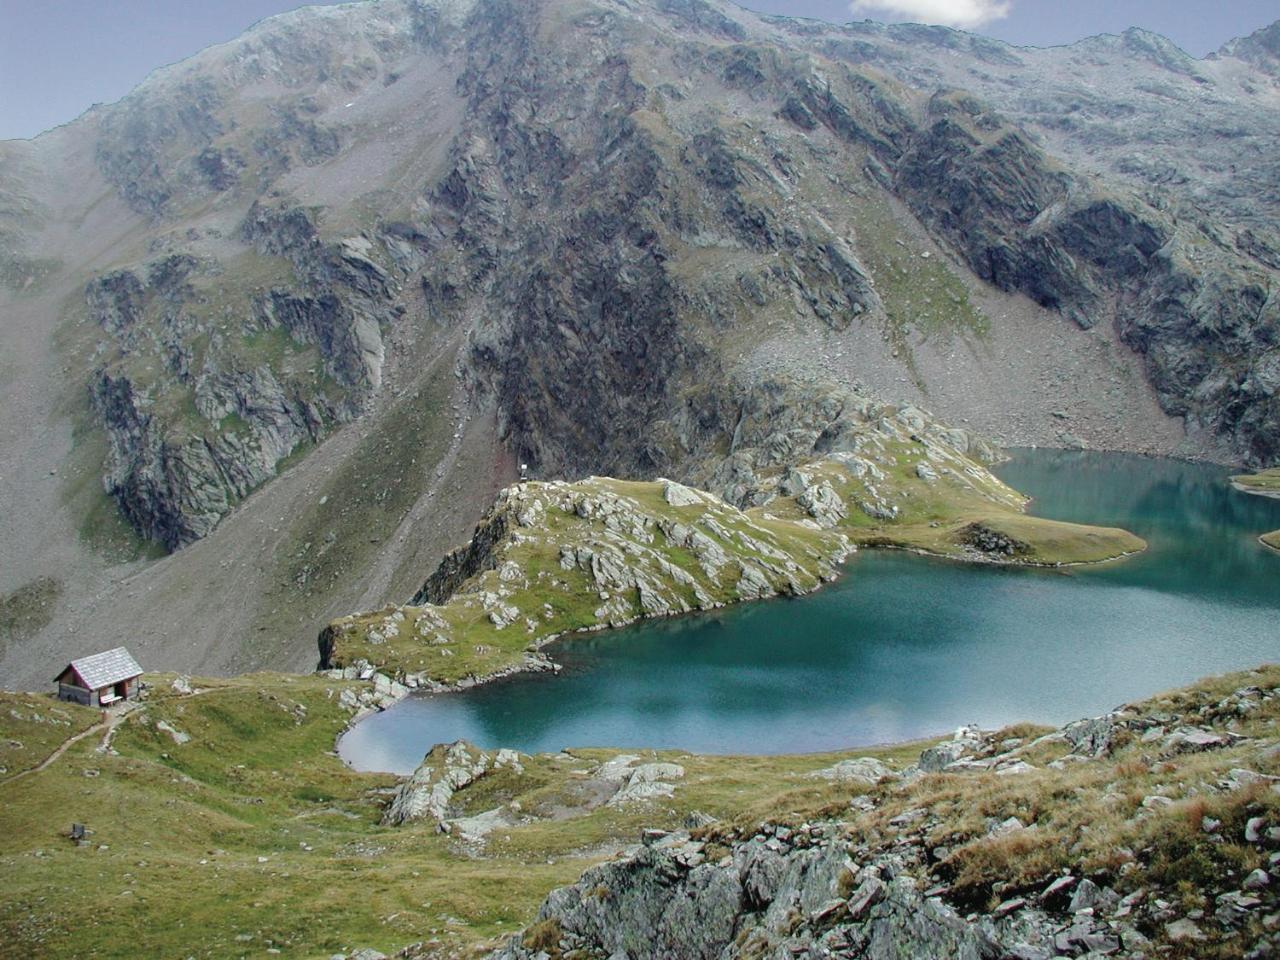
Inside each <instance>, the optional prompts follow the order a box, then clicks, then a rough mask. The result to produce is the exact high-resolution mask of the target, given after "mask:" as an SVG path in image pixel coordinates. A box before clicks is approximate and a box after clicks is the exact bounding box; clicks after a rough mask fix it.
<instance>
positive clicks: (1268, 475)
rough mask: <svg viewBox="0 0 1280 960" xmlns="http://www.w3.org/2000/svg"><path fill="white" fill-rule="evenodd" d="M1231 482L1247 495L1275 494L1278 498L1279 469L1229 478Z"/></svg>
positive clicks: (1279, 491)
mask: <svg viewBox="0 0 1280 960" xmlns="http://www.w3.org/2000/svg"><path fill="white" fill-rule="evenodd" d="M1231 482H1232V483H1233V484H1235V485H1236V486H1237V487H1238V488H1240V489H1241V490H1244V491H1245V492H1247V493H1260V494H1275V495H1277V496H1280V467H1272V468H1271V469H1270V470H1262V471H1259V472H1258V473H1250V474H1240V475H1239V476H1235V477H1232V478H1231Z"/></svg>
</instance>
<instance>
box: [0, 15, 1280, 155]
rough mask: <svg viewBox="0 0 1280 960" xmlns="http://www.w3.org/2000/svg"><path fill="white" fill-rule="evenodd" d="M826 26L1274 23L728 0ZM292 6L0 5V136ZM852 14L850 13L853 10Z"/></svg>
mask: <svg viewBox="0 0 1280 960" xmlns="http://www.w3.org/2000/svg"><path fill="white" fill-rule="evenodd" d="M740 3H741V5H742V6H745V7H749V8H751V9H753V10H760V11H764V12H768V13H779V14H786V15H789V16H803V17H817V18H820V19H823V20H831V21H834V22H837V23H843V22H847V21H849V20H852V19H863V18H864V17H869V18H871V19H875V20H889V21H894V20H915V21H928V22H938V23H943V22H945V23H949V24H951V25H955V26H963V27H968V28H970V29H973V30H975V31H976V32H979V33H984V34H986V35H988V36H992V37H996V38H998V39H1001V40H1006V41H1008V42H1010V43H1017V44H1030V45H1035V46H1052V45H1056V44H1062V43H1071V42H1072V41H1075V40H1079V39H1082V38H1083V37H1087V36H1092V35H1094V34H1098V33H1118V32H1120V31H1121V30H1124V29H1125V28H1126V27H1130V26H1140V27H1145V28H1146V29H1148V30H1154V31H1155V32H1157V33H1162V34H1164V35H1165V36H1167V37H1170V38H1171V39H1173V40H1174V41H1175V42H1177V43H1178V44H1179V45H1180V46H1182V47H1183V49H1185V50H1187V51H1189V52H1190V53H1193V54H1195V55H1196V56H1203V55H1204V54H1206V53H1208V52H1209V51H1211V50H1215V49H1217V48H1218V47H1219V46H1221V45H1222V44H1223V43H1224V42H1226V41H1227V40H1229V39H1231V38H1232V37H1236V36H1242V35H1244V34H1247V33H1252V32H1253V31H1254V30H1256V29H1258V28H1259V27H1262V26H1265V25H1267V24H1268V23H1271V22H1272V21H1273V20H1275V19H1276V18H1277V17H1280V5H1278V4H1277V2H1276V0H1071V2H1070V3H1063V2H1061V0H853V2H852V3H851V2H850V0H740ZM300 5H302V4H300V2H299V0H106V2H104V0H39V2H32V0H0V139H5V138H9V137H30V136H34V135H35V134H37V133H39V132H40V131H42V130H45V129H48V128H49V127H53V126H56V125H58V124H60V123H65V122H67V121H68V120H72V119H74V118H75V117H76V116H78V115H79V114H81V113H82V112H84V110H86V109H87V108H88V107H89V106H90V105H91V104H93V103H95V102H109V101H112V100H118V99H119V98H120V97H122V96H124V95H125V94H126V93H128V92H129V90H130V89H132V88H133V87H134V86H135V85H136V84H137V83H138V82H139V81H141V80H142V79H143V78H144V77H145V76H146V75H147V73H149V72H150V71H151V70H153V69H154V68H156V67H159V66H163V65H164V64H166V63H172V62H174V61H175V60H181V59H182V58H184V57H187V56H190V55H191V54H193V53H195V52H197V51H198V50H200V49H202V48H204V47H206V46H208V45H209V44H212V43H219V42H221V41H224V40H230V39H231V38H232V37H234V36H236V35H237V34H239V33H240V32H241V31H243V30H244V29H245V28H246V27H248V26H249V25H251V24H252V23H254V22H255V21H257V20H260V19H261V18H263V17H267V16H271V15H272V14H275V13H280V12H282V11H285V10H291V9H293V8H294V7H297V6H300ZM854 8H856V9H854Z"/></svg>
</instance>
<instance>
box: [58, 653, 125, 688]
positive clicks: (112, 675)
mask: <svg viewBox="0 0 1280 960" xmlns="http://www.w3.org/2000/svg"><path fill="white" fill-rule="evenodd" d="M71 669H73V670H75V672H76V673H78V674H79V675H80V679H81V680H83V681H84V682H85V685H86V686H87V687H89V689H91V690H97V689H99V688H100V687H106V686H109V685H111V684H113V683H119V682H120V681H121V680H128V679H129V678H130V677H136V676H137V675H138V674H140V673H141V672H142V668H141V667H140V666H138V661H137V660H135V659H133V657H132V656H130V655H129V651H128V650H126V649H125V648H124V647H116V648H115V649H114V650H108V651H107V652H106V653H95V654H94V655H93V656H91V657H81V658H80V659H79V660H72V661H71Z"/></svg>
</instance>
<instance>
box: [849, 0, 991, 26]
mask: <svg viewBox="0 0 1280 960" xmlns="http://www.w3.org/2000/svg"><path fill="white" fill-rule="evenodd" d="M849 9H850V10H852V11H853V13H854V14H855V15H862V16H879V17H884V18H887V19H891V20H911V21H913V22H917V23H940V24H943V25H944V26H948V27H960V28H962V29H969V28H972V27H980V26H982V25H983V24H984V23H990V22H991V21H992V20H1000V19H1001V18H1003V17H1007V16H1008V15H1009V11H1010V10H1012V9H1013V0H853V2H852V3H850V4H849Z"/></svg>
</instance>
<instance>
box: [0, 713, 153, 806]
mask: <svg viewBox="0 0 1280 960" xmlns="http://www.w3.org/2000/svg"><path fill="white" fill-rule="evenodd" d="M136 709H145V707H138V706H136V705H132V704H131V705H129V706H128V707H126V708H123V709H119V710H104V711H103V713H104V714H105V715H106V719H104V720H101V721H99V722H98V723H95V724H94V725H93V726H92V727H88V728H86V729H84V730H81V731H80V732H79V733H77V734H75V735H74V736H70V737H68V738H67V739H66V740H64V741H63V742H62V745H61V746H60V747H58V749H57V750H55V751H53V753H51V754H49V756H47V757H45V758H44V759H43V760H41V761H40V762H39V763H38V764H36V765H35V766H34V767H28V768H27V769H26V770H22V771H20V772H18V773H15V774H14V775H13V776H11V777H9V778H7V779H5V780H0V787H4V786H8V785H9V784H11V783H15V782H17V781H18V780H21V779H22V778H23V777H29V776H30V775H31V774H33V773H39V772H40V771H42V770H47V769H49V767H51V766H52V765H53V764H54V763H56V762H57V761H58V758H59V757H61V756H62V755H63V754H64V753H66V752H67V751H68V750H69V749H71V748H72V747H73V746H75V745H76V744H77V743H79V742H80V741H81V740H84V739H86V738H87V737H90V736H92V735H93V734H95V733H99V732H101V733H102V746H101V748H102V749H105V748H106V747H107V746H108V745H109V744H110V742H111V736H112V734H114V733H115V729H116V726H117V725H119V723H120V721H121V720H123V719H124V718H125V717H127V716H128V715H129V714H131V713H133V711H134V710H136Z"/></svg>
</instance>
